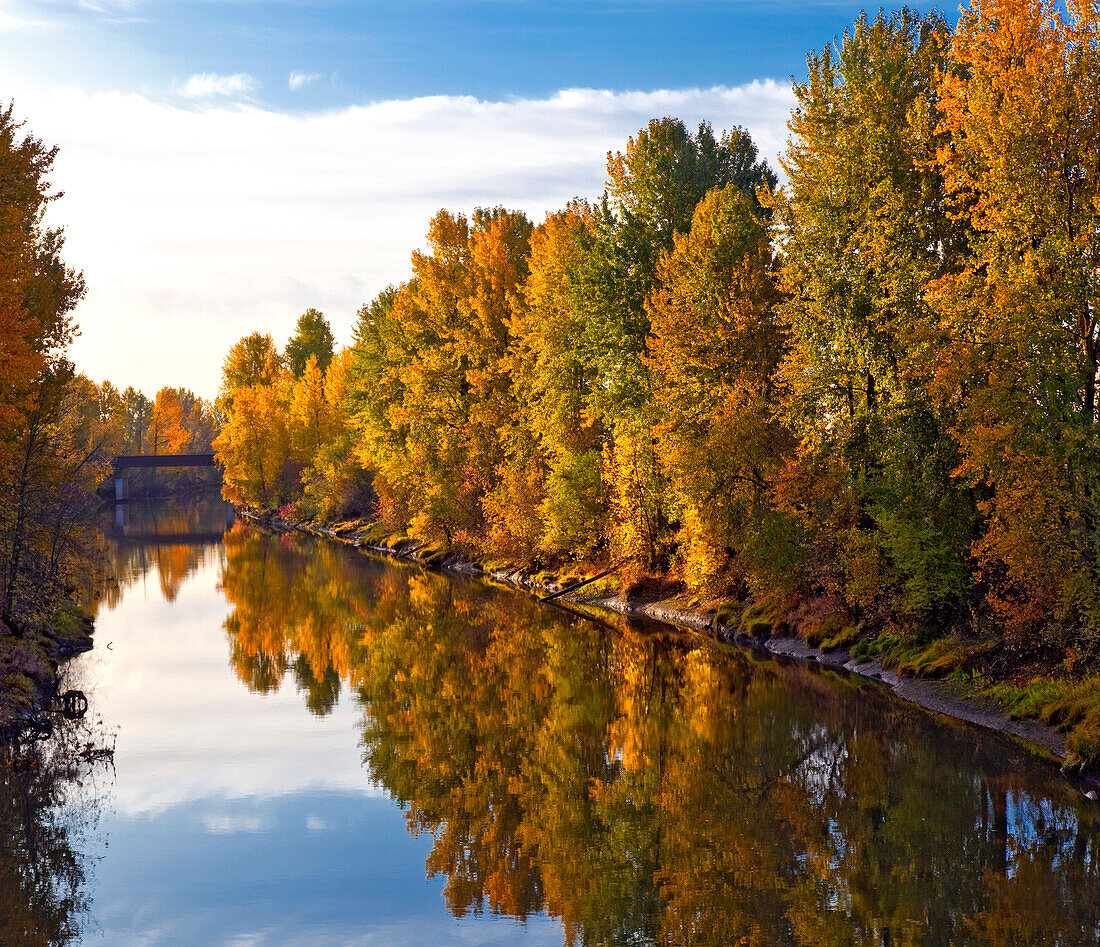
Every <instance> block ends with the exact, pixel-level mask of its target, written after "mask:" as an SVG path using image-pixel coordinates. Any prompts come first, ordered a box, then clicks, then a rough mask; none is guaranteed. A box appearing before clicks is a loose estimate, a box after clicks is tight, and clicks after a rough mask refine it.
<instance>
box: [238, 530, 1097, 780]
mask: <svg viewBox="0 0 1100 947" xmlns="http://www.w3.org/2000/svg"><path fill="white" fill-rule="evenodd" d="M238 514H239V515H240V516H241V517H242V518H243V519H245V520H247V521H249V522H251V523H253V524H255V525H257V526H259V527H261V528H263V529H268V530H272V531H274V532H293V531H298V532H304V533H307V534H308V535H311V536H315V537H318V538H320V539H324V540H327V541H330V542H336V543H340V544H343V545H347V546H351V547H354V548H356V549H363V550H367V551H369V552H372V553H376V554H379V555H383V556H386V557H389V558H393V559H398V560H401V561H404V562H408V563H410V564H413V565H416V566H419V567H421V568H424V569H429V570H431V571H437V572H450V573H454V574H462V575H476V576H478V577H480V578H482V579H484V580H486V581H490V582H496V583H499V584H501V585H504V586H508V587H510V588H514V589H519V590H523V591H526V592H528V593H530V594H532V595H534V596H535V597H537V598H538V599H539V600H540V601H546V599H547V596H551V595H552V596H554V601H555V602H556V603H558V604H559V605H560V606H562V607H565V608H567V609H568V610H570V611H575V612H577V613H579V614H582V615H585V616H586V617H589V618H594V619H596V620H600V617H601V613H604V614H606V613H607V612H614V613H617V614H620V615H625V616H632V617H641V618H647V619H651V620H653V621H657V622H660V623H662V624H664V625H669V626H673V627H677V628H682V629H688V630H691V631H695V632H699V633H702V634H706V635H710V636H712V637H714V638H715V639H716V640H718V641H721V642H724V643H727V644H732V645H736V646H739V647H749V648H759V649H762V650H765V651H767V652H768V653H770V654H772V655H777V656H780V657H786V658H793V659H796V660H800V661H807V662H817V663H820V664H821V665H823V666H825V667H829V668H833V669H843V670H845V671H847V672H849V673H852V674H856V675H859V676H861V677H867V678H871V679H874V680H878V681H880V682H881V683H882V684H883V685H884V686H886V687H888V688H889V689H890V690H891V692H893V693H894V694H895V695H896V696H898V697H900V698H901V699H902V700H905V701H908V702H910V703H914V704H917V705H918V706H920V707H923V708H924V709H926V710H929V711H931V712H933V713H936V714H940V715H942V716H945V717H950V718H953V719H955V720H959V721H962V722H964V723H968V724H974V725H977V726H980V727H984V728H986V729H989V730H995V731H997V732H999V733H1003V734H1006V735H1008V736H1010V737H1013V738H1015V739H1016V740H1018V741H1020V742H1021V743H1023V744H1025V745H1026V746H1027V747H1028V748H1029V749H1030V750H1031V751H1032V752H1034V753H1037V754H1038V755H1040V756H1043V757H1046V758H1048V759H1052V760H1055V761H1057V762H1058V763H1060V764H1062V765H1063V771H1064V772H1066V773H1067V774H1068V775H1071V776H1074V777H1077V778H1079V779H1081V783H1080V784H1079V788H1081V790H1082V792H1086V791H1088V790H1090V789H1095V788H1096V787H1097V785H1100V773H1097V772H1096V771H1086V772H1083V773H1082V772H1079V771H1077V770H1076V769H1075V768H1073V767H1072V766H1066V765H1065V764H1066V753H1067V751H1066V735H1065V733H1064V731H1063V730H1062V729H1060V728H1059V727H1058V726H1056V725H1055V724H1053V723H1050V722H1043V721H1041V720H1039V719H1038V717H1037V716H1035V715H1029V714H1026V713H1025V714H1019V713H1014V712H1013V707H1012V706H1011V705H1010V704H1009V703H1007V702H1006V701H1004V700H1003V698H1001V697H1000V695H999V694H998V693H997V692H996V691H992V692H991V691H990V689H989V688H988V687H987V686H985V685H984V684H983V683H982V682H981V680H980V679H975V678H974V677H971V678H969V679H963V678H956V679H953V680H951V679H947V680H945V679H943V678H939V677H935V676H927V675H928V673H929V669H925V668H914V667H912V666H910V667H907V668H906V669H904V670H902V669H900V668H899V665H898V663H897V662H896V661H895V660H893V659H892V656H890V655H887V656H885V657H884V656H882V655H876V656H873V657H870V658H868V657H859V656H855V655H853V649H852V648H851V647H850V646H846V645H843V644H841V645H836V646H831V645H829V644H828V643H824V642H818V644H817V645H811V644H808V643H807V642H806V641H805V639H804V638H802V637H800V636H798V635H797V634H794V633H791V632H789V631H785V630H782V629H781V630H780V631H778V632H777V633H776V634H775V635H774V636H773V634H772V632H771V631H770V630H769V631H767V632H765V631H763V630H762V629H760V628H759V626H757V628H756V633H755V634H749V633H748V632H746V631H745V630H744V629H745V627H746V621H745V615H744V614H741V615H736V614H734V613H732V612H731V611H729V610H728V609H724V608H723V606H724V605H726V604H727V603H714V602H711V603H705V602H700V601H699V600H698V599H695V598H691V597H688V596H685V595H683V594H682V593H681V594H673V595H671V596H669V597H662V595H661V589H660V588H649V589H648V590H646V589H639V590H634V591H633V592H631V591H629V590H624V589H623V588H622V587H621V585H619V584H617V583H615V582H613V581H609V582H606V583H602V584H599V585H597V584H595V583H592V584H591V585H587V586H586V587H585V591H584V592H583V593H581V594H571V592H570V589H571V588H573V587H575V585H576V583H578V582H581V581H585V574H584V573H583V572H580V571H578V572H576V573H575V574H573V575H570V576H556V575H553V574H550V573H547V572H545V571H532V570H530V569H529V568H526V567H524V566H523V565H522V564H519V563H504V562H490V561H485V560H477V559H473V558H470V557H468V556H466V555H463V553H462V552H461V551H458V550H454V549H451V550H444V549H441V548H438V547H433V546H432V545H431V544H429V543H424V542H421V541H418V540H415V539H410V538H409V537H408V536H404V535H387V534H385V533H384V531H382V530H380V529H379V525H378V523H377V522H365V521H361V520H353V521H347V522H343V523H324V524H322V523H316V522H294V521H290V520H286V519H283V518H282V517H281V516H279V515H278V514H277V513H273V512H270V511H267V512H262V511H261V512H257V511H255V510H248V509H238ZM590 571H594V570H590ZM563 592H564V594H562V593H563ZM547 604H548V605H549V604H551V603H550V602H547ZM749 621H751V618H750V619H749ZM922 672H923V673H922ZM933 673H934V672H933ZM1090 798H1091V797H1090Z"/></svg>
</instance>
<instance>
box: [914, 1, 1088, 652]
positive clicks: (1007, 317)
mask: <svg viewBox="0 0 1100 947" xmlns="http://www.w3.org/2000/svg"><path fill="white" fill-rule="evenodd" d="M1098 41H1100V22H1098V17H1097V7H1096V5H1095V4H1094V3H1092V2H1088V0H1086V2H1076V0H1071V2H1070V3H1069V4H1068V6H1065V7H1064V6H1062V5H1060V4H1055V3H1052V2H1045V0H981V2H973V3H971V5H970V6H969V7H967V8H966V9H965V10H964V11H963V15H962V19H961V21H960V23H959V27H958V30H957V31H956V33H955V34H954V36H953V38H952V44H951V58H952V67H951V68H950V69H948V70H945V71H944V72H943V77H942V80H941V82H940V86H939V108H940V109H941V111H942V113H943V119H942V129H943V130H944V133H945V134H946V136H947V137H946V140H944V141H943V142H942V144H941V146H940V148H939V151H938V153H937V160H938V167H939V168H940V169H942V173H943V175H944V179H945V182H946V185H947V189H948V194H949V198H950V201H951V207H952V209H953V211H954V213H955V214H957V215H958V216H959V217H960V219H962V220H963V221H965V222H967V223H968V224H969V225H970V227H971V228H972V229H973V237H972V238H971V240H970V241H969V243H968V246H967V253H966V255H965V257H964V258H963V260H962V263H963V265H962V266H961V267H960V268H959V269H958V270H957V271H956V272H952V273H949V274H947V275H945V276H944V277H943V278H942V279H940V280H939V281H938V282H936V283H935V284H934V285H933V287H932V294H933V298H934V305H935V307H936V310H937V312H938V314H939V316H940V318H941V320H942V321H941V330H942V331H941V333H940V334H939V335H936V336H934V337H933V338H934V341H935V343H936V345H937V358H936V365H935V378H934V386H933V387H934V391H935V394H936V396H937V397H938V398H939V400H940V401H941V403H943V404H945V405H948V406H950V407H952V408H954V409H955V410H957V411H958V421H957V424H956V426H955V429H954V431H955V436H956V438H957V440H958V444H959V449H960V452H961V455H962V459H961V464H960V468H959V474H960V476H961V477H962V478H964V479H965V481H966V482H967V483H969V484H971V485H972V486H973V487H974V489H975V490H976V491H977V492H978V494H979V495H980V498H981V505H982V511H983V513H984V515H985V516H986V518H987V523H988V525H987V528H986V531H985V533H984V535H982V536H981V538H980V539H979V541H978V542H977V545H976V552H977V554H978V556H979V559H980V562H981V569H982V575H983V577H984V578H985V580H986V581H987V582H988V583H989V584H990V586H991V588H992V596H993V602H994V604H995V606H996V607H997V609H998V612H999V614H1000V615H1001V617H1002V618H1004V619H1005V620H1006V621H1007V622H1008V625H1009V629H1010V631H1012V632H1013V635H1014V637H1015V640H1017V641H1022V642H1033V641H1034V638H1033V637H1032V636H1033V635H1034V634H1035V633H1036V632H1038V631H1039V630H1041V629H1043V628H1044V627H1047V628H1048V629H1049V630H1051V631H1058V630H1059V629H1061V630H1062V631H1066V632H1070V631H1074V630H1076V629H1078V628H1081V627H1086V628H1092V629H1095V628H1096V627H1098V626H1100V592H1098V590H1100V574H1098V572H1097V564H1098V562H1100V558H1098V552H1100V538H1098V533H1097V512H1098V506H1097V495H1096V489H1097V484H1098V482H1100V440H1098V436H1100V429H1098V427H1097V405H1096V384H1097V364H1098V358H1100V326H1098V320H1097V304H1098V294H1100V281H1098V276H1097V274H1098V273H1100V174H1098V168H1100V105H1098V103H1100V52H1098V50H1100V42H1098Z"/></svg>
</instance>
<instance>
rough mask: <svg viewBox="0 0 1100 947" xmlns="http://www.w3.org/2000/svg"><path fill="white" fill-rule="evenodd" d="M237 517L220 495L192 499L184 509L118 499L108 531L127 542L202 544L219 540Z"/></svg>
mask: <svg viewBox="0 0 1100 947" xmlns="http://www.w3.org/2000/svg"><path fill="white" fill-rule="evenodd" d="M235 520H236V516H235V513H234V510H233V505H232V504H231V503H226V502H225V501H224V500H221V499H218V500H206V501H203V502H193V503H189V504H188V505H187V506H186V507H185V508H183V509H181V508H179V507H177V506H175V505H174V504H165V503H146V502H129V503H120V502H116V503H115V518H114V525H113V527H112V528H111V529H109V530H108V531H107V534H108V536H110V538H111V539H113V540H114V541H115V542H117V543H120V544H124V545H125V544H132V545H142V546H150V545H152V546H180V545H200V546H203V545H209V544H211V543H220V542H221V541H222V536H223V535H224V534H225V531H226V530H228V529H231V528H232V526H233V523H234V522H235Z"/></svg>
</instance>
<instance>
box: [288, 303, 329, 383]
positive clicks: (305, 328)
mask: <svg viewBox="0 0 1100 947" xmlns="http://www.w3.org/2000/svg"><path fill="white" fill-rule="evenodd" d="M332 347H333V338H332V329H331V327H330V326H329V324H328V320H327V319H326V318H325V317H324V315H323V314H322V313H320V312H318V310H316V309H307V310H306V311H305V312H303V313H302V314H301V315H300V316H299V317H298V323H297V325H296V326H295V327H294V335H292V336H291V337H290V341H289V342H287V344H286V351H285V353H284V355H285V358H286V365H287V368H289V369H290V370H291V372H293V373H294V377H295V378H301V377H302V372H304V371H305V370H306V365H307V364H308V363H309V360H310V358H315V359H317V367H318V368H319V369H320V370H321V373H322V374H324V372H325V370H326V369H327V368H328V366H329V363H330V362H332V352H333V348H332Z"/></svg>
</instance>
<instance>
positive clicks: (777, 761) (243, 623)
mask: <svg viewBox="0 0 1100 947" xmlns="http://www.w3.org/2000/svg"><path fill="white" fill-rule="evenodd" d="M172 517H174V518H175V519H174V520H172V521H169V520H171V518H172ZM224 517H225V511H224V508H222V507H220V506H218V507H212V508H207V509H206V510H204V511H196V510H194V509H183V510H177V511H174V512H170V514H169V515H168V516H164V515H161V516H151V517H146V522H145V523H144V524H141V523H137V522H135V521H136V520H137V519H140V517H132V518H131V519H132V521H128V522H127V526H128V530H126V531H124V532H126V535H122V534H119V533H117V532H116V536H115V539H114V540H113V546H112V548H113V555H114V557H115V558H114V563H115V567H114V572H113V574H114V575H115V576H116V577H117V581H116V582H115V584H114V585H113V587H112V589H111V590H110V593H109V594H108V596H107V597H106V599H105V601H104V603H103V605H102V606H101V609H100V613H99V617H98V620H97V631H96V648H95V650H94V651H93V652H91V653H90V654H88V655H85V656H82V657H81V658H79V659H78V660H77V661H76V662H74V666H73V667H71V668H70V677H71V679H72V681H73V682H75V683H76V684H77V686H82V687H83V688H84V689H85V690H86V691H87V692H88V695H89V698H90V700H91V704H92V708H93V715H92V716H93V718H94V719H93V720H92V721H91V722H88V721H86V722H85V723H84V724H81V726H82V727H85V728H91V729H93V730H94V731H95V732H94V733H93V734H92V736H91V737H90V738H89V739H94V740H98V741H100V742H103V741H114V746H115V755H114V768H113V770H110V769H109V768H103V767H99V768H94V767H84V771H81V772H80V773H77V774H75V776H73V774H70V776H71V777H72V778H71V779H70V780H69V782H68V783H66V782H65V775H64V773H58V774H57V779H56V783H57V785H58V786H62V787H67V788H64V790H63V791H59V792H57V793H55V794H54V796H56V799H54V805H53V806H52V808H51V806H50V805H45V804H43V805H40V806H39V809H38V810H37V811H38V812H39V813H40V818H42V819H44V820H45V819H47V818H48V819H53V820H54V822H56V823H58V824H59V825H60V826H61V829H62V830H63V831H62V832H61V833H60V835H61V836H62V838H61V839H60V841H58V839H56V838H55V843H56V844H55V848H64V850H65V852H66V853H67V856H66V857H69V856H71V860H72V861H73V864H74V865H77V866H78V867H79V870H80V877H79V878H78V879H76V881H77V883H76V884H75V885H70V887H71V888H73V890H74V891H75V896H74V897H73V898H71V899H69V900H71V902H72V903H71V905H69V906H68V907H66V906H65V905H62V906H61V907H59V908H57V911H59V912H60V913H62V914H64V913H65V912H66V911H68V912H69V913H68V916H69V917H70V918H71V920H72V925H73V926H74V928H75V929H76V931H77V936H78V938H79V939H80V940H82V941H84V942H87V943H111V944H113V943H226V944H251V943H301V944H324V943H378V944H401V943H407V944H422V943H432V942H435V943H439V944H449V943H457V944H496V943H502V944H503V943H509V944H510V943H538V944H543V943H545V944H560V943H576V944H581V943H585V944H588V943H591V944H604V943H606V944H619V943H622V944H627V943H629V944H648V943H654V944H688V943H691V944H730V943H738V942H743V943H747V944H762V945H765V944H766V945H771V944H848V943H851V944H926V943H927V944H949V943H981V944H1018V943H1044V944H1046V943H1049V944H1094V943H1096V942H1097V941H1098V939H1100V927H1098V925H1100V868H1098V865H1097V855H1098V849H1097V845H1098V839H1100V819H1098V814H1097V809H1096V807H1095V806H1094V805H1090V804H1089V803H1088V802H1087V801H1084V800H1082V798H1081V796H1080V793H1079V792H1077V791H1076V790H1074V789H1073V788H1072V787H1071V786H1069V785H1068V784H1067V783H1066V782H1065V781H1064V780H1063V779H1062V778H1061V777H1060V775H1059V774H1058V772H1057V770H1056V769H1055V768H1054V767H1053V766H1052V765H1050V764H1048V763H1046V762H1043V761H1042V760H1040V759H1038V758H1037V757H1034V756H1031V755H1030V754H1028V753H1026V752H1025V751H1023V750H1022V749H1021V748H1019V747H1017V746H1016V745H1015V744H1013V743H1012V742H1010V741H1008V740H1007V739H1005V738H1002V737H1000V736H998V735H996V734H991V733H988V732H984V731H976V730H974V729H971V728H969V727H965V726H962V725H959V724H953V723H951V722H949V721H945V720H941V719H939V718H935V717H933V716H932V715H930V714H928V713H926V712H924V711H922V710H920V709H918V708H914V707H910V706H908V705H904V704H902V703H900V702H898V701H896V700H895V699H894V698H893V697H892V696H891V695H889V694H888V693H887V692H885V691H884V690H882V689H881V688H880V687H879V686H878V685H877V684H875V683H873V682H868V681H865V680H862V679H859V678H852V677H849V676H847V675H844V674H842V673H837V672H835V671H831V670H828V669H823V668H820V667H817V666H810V667H806V666H802V665H798V664H795V663H791V662H787V661H783V660H776V659H770V658H768V657H766V656H761V655H757V654H752V653H747V652H741V651H736V650H732V649H729V648H726V647H723V646H720V645H717V644H715V643H713V642H710V641H708V640H707V639H704V638H700V637H697V636H694V635H686V634H680V633H676V632H670V631H669V630H667V629H665V630H663V631H662V630H661V629H659V628H658V627H657V626H646V627H640V626H632V625H629V624H626V623H621V624H618V625H615V626H609V625H605V624H602V623H597V622H593V621H589V620H586V619H583V618H580V617H577V616H574V615H571V614H569V613H567V612H564V611H560V610H557V609H551V608H549V607H547V606H545V605H540V604H539V603H537V602H535V601H534V600H532V599H531V598H530V597H527V596H524V595H520V594H517V593H514V592H510V591H508V590H502V589H497V588H492V587H490V586H487V585H485V584H483V583H480V582H478V581H475V580H471V579H461V578H450V577H444V576H439V575H434V574H431V573H425V572H422V571H419V570H416V569H413V568H409V567H405V566H402V565H397V564H394V563H390V562H386V561H382V560H379V559H375V558H372V557H369V556H367V555H365V554H362V553H360V552H358V551H356V550H352V549H348V548H345V547H338V546H334V545H331V544H328V543H324V542H319V541H316V540H313V539H311V538H309V537H305V536H299V535H283V536H275V535H270V534H267V533H264V532H261V531H259V530H256V529H254V528H251V527H249V526H246V525H244V524H241V523H236V524H234V525H232V526H231V528H230V529H229V531H228V532H227V533H226V534H225V536H224V540H219V539H218V538H217V537H218V531H219V529H221V528H222V527H224V525H225V519H224ZM219 518H220V519H219ZM219 522H220V526H219V525H218V524H219ZM188 533H190V534H191V535H192V536H194V537H196V539H195V541H193V542H192V541H189V540H188V539H187V535H186V534H188ZM158 537H159V538H158ZM59 739H60V738H59ZM81 739H83V737H81ZM48 770H49V768H48V767H46V768H44V769H43V770H42V771H41V772H43V773H45V772H48ZM93 770H94V771H93ZM36 778H40V779H45V778H46V777H45V776H42V777H36ZM8 782H9V784H10V783H11V779H9V780H8ZM8 789H9V792H13V791H14V790H12V789H11V786H10V785H9V786H8ZM3 791H4V789H3V787H0V793H2V792H3ZM51 798H53V797H51ZM4 811H7V810H4ZM13 811H14V809H13ZM56 834H57V833H55V835H56ZM5 857H7V856H6V854H5ZM12 857H13V858H17V857H18V853H16V855H14V856H12ZM17 869H18V866H17V867H16V869H11V870H13V871H16V872H17ZM23 870H24V874H25V871H26V868H25V866H24V869H23ZM0 871H4V868H3V860H2V859H0ZM0 877H3V876H0ZM70 880H71V879H70ZM58 890H62V891H64V890H67V889H65V888H64V885H61V887H60V888H59V889H58ZM0 897H2V896H0ZM24 900H26V901H27V903H28V905H29V902H30V900H31V899H30V898H29V897H28V898H25V899H24ZM54 900H55V901H65V899H64V898H55V899H54ZM0 903H2V902H0ZM26 910H31V908H30V907H29V906H28V907H27V908H26ZM0 932H2V928H0ZM55 939H57V940H64V937H63V936H61V935H60V934H59V935H58V936H57V938H55Z"/></svg>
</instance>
